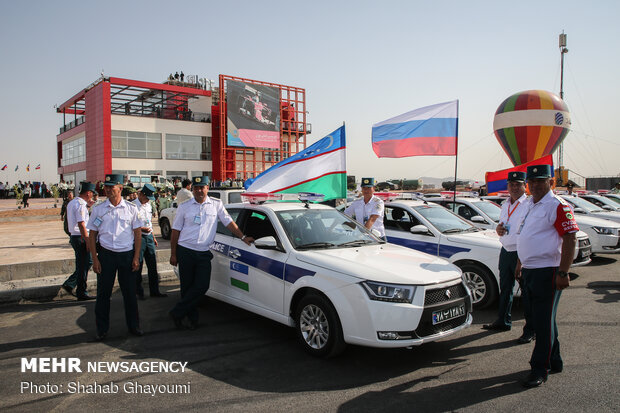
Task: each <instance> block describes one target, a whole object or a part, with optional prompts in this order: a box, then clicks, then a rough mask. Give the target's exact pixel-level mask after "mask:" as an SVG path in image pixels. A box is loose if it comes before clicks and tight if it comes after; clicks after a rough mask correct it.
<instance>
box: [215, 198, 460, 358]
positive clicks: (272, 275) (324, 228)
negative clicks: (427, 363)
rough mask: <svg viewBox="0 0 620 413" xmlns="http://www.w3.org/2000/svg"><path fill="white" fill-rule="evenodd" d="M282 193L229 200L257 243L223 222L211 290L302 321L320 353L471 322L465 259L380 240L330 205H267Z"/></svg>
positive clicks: (423, 336)
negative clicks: (461, 264)
mask: <svg viewBox="0 0 620 413" xmlns="http://www.w3.org/2000/svg"><path fill="white" fill-rule="evenodd" d="M273 196H274V195H272V194H251V193H250V194H248V193H246V194H244V197H246V198H247V199H249V200H250V201H251V202H250V203H239V204H232V205H227V206H226V209H227V210H228V212H229V214H230V215H231V217H232V218H233V219H234V220H235V222H236V223H237V225H238V226H239V228H240V229H241V230H242V231H243V233H244V234H246V235H248V236H251V237H253V238H254V239H255V242H254V243H253V244H252V245H251V246H247V245H246V244H245V243H244V242H243V241H241V240H240V239H238V238H235V237H234V236H233V235H232V234H231V233H230V231H229V230H228V229H227V228H226V227H224V226H223V225H222V224H221V223H219V224H218V228H217V233H216V236H215V241H214V243H213V244H212V246H211V251H212V252H213V255H214V258H213V261H212V274H211V284H210V287H209V291H208V292H207V295H209V296H211V297H213V298H216V299H218V300H221V301H224V302H227V303H229V304H232V305H235V306H237V307H240V308H243V309H245V310H248V311H251V312H254V313H256V314H259V315H262V316H265V317H267V318H270V319H272V320H275V321H277V322H280V323H283V324H285V325H288V326H291V327H295V329H296V332H297V337H298V340H299V342H300V343H301V345H302V346H303V348H304V349H305V350H306V351H307V352H309V353H310V354H312V355H315V356H332V355H336V354H338V353H339V352H341V351H342V350H343V349H344V346H345V344H356V345H363V346H370V347H386V348H387V347H409V346H415V345H420V344H423V343H426V342H431V341H435V340H438V339H440V338H443V337H446V336H449V335H451V334H454V333H456V332H457V331H459V330H461V329H463V328H465V327H468V326H469V325H470V324H471V322H472V315H471V311H472V302H471V295H470V293H469V290H468V288H467V285H466V284H465V282H464V281H463V278H462V274H461V271H460V270H459V269H458V268H457V267H456V266H454V265H452V264H450V263H448V262H447V261H445V260H443V259H441V258H438V257H436V256H435V257H434V256H430V255H428V254H424V253H421V252H418V251H413V250H411V249H409V248H404V247H401V246H398V245H391V244H387V243H385V242H383V241H380V240H379V239H378V238H376V237H375V236H374V235H373V234H372V233H371V232H369V231H368V230H366V229H365V228H364V227H363V226H362V225H360V224H358V223H357V222H356V221H354V220H352V219H350V218H349V217H346V216H345V215H344V214H342V213H340V212H339V211H337V210H336V209H334V208H332V207H329V206H327V205H321V204H313V203H309V202H304V203H300V202H297V203H292V202H273V203H269V202H264V201H265V200H268V199H270V198H273Z"/></svg>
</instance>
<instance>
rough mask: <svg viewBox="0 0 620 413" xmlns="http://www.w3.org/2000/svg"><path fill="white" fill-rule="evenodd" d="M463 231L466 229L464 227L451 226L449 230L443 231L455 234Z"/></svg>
mask: <svg viewBox="0 0 620 413" xmlns="http://www.w3.org/2000/svg"><path fill="white" fill-rule="evenodd" d="M463 231H465V230H464V229H460V228H450V229H447V230H445V231H443V233H444V234H454V233H456V232H463Z"/></svg>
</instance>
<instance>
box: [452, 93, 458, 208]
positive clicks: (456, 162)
mask: <svg viewBox="0 0 620 413" xmlns="http://www.w3.org/2000/svg"><path fill="white" fill-rule="evenodd" d="M454 146H455V153H456V156H455V157H454V203H453V205H454V206H455V207H456V176H457V175H456V167H457V165H458V161H459V100H458V99H457V100H456V142H455V144H454Z"/></svg>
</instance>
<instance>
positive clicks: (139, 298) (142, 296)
mask: <svg viewBox="0 0 620 413" xmlns="http://www.w3.org/2000/svg"><path fill="white" fill-rule="evenodd" d="M137 296H138V300H140V301H144V300H146V298H144V294H142V295H140V294H137Z"/></svg>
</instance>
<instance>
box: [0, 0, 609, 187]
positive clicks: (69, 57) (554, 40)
mask: <svg viewBox="0 0 620 413" xmlns="http://www.w3.org/2000/svg"><path fill="white" fill-rule="evenodd" d="M618 17H620V2H617V1H594V2H591V3H587V2H582V1H564V2H548V1H540V0H539V1H521V2H500V1H469V2H463V1H441V2H439V1H437V2H429V1H390V0H387V1H383V2H377V1H372V2H371V1H322V0H319V1H313V2H298V1H287V2H284V1H267V0H265V1H262V2H259V1H227V2H222V1H184V2H170V1H165V2H164V1H115V0H113V1H106V2H94V1H62V0H59V1H55V2H50V1H28V0H25V1H20V2H9V1H2V2H0V37H1V38H2V39H3V41H2V43H1V45H0V52H1V56H2V59H0V74H1V76H0V90H1V91H2V99H0V105H1V106H0V117H1V119H0V120H1V122H2V125H3V127H2V132H1V135H0V139H1V140H0V141H1V142H2V145H1V147H2V150H1V151H0V163H1V164H2V165H4V164H5V163H7V164H8V165H9V167H8V169H7V170H6V171H3V172H0V179H1V180H3V181H6V180H9V181H13V180H15V179H31V180H35V179H39V178H40V177H41V178H43V179H45V180H48V181H54V180H56V179H57V175H56V167H55V166H56V144H55V137H56V134H57V133H58V128H59V127H60V126H61V124H62V116H61V115H57V114H56V113H55V112H54V109H53V105H54V104H59V103H62V102H64V101H65V100H66V99H68V98H69V97H71V96H72V95H73V94H74V93H76V92H77V91H79V90H80V89H82V88H84V87H85V86H87V85H88V84H90V83H91V82H93V81H94V80H96V79H97V78H98V77H99V76H100V73H101V71H102V70H103V71H104V72H105V74H106V75H107V76H117V77H125V78H130V79H138V80H146V81H152V82H161V81H163V80H164V79H165V78H166V77H167V75H168V74H169V73H170V72H175V71H177V70H183V71H184V73H186V74H198V75H200V76H201V77H208V78H211V79H217V76H218V75H219V74H227V75H234V76H240V77H246V78H250V79H258V80H263V81H268V82H274V83H282V84H288V85H293V86H298V87H303V88H305V89H306V92H307V110H308V111H309V112H310V113H309V115H308V120H309V122H311V123H312V127H313V132H312V134H311V135H310V136H309V139H308V143H309V144H310V143H313V142H315V141H316V140H318V139H320V138H321V137H323V136H324V135H326V134H328V133H329V132H331V131H332V130H334V129H336V128H337V127H339V126H340V125H341V124H342V122H346V129H347V147H348V149H347V150H348V154H347V162H348V171H349V173H350V174H353V175H356V176H357V177H358V178H359V177H361V176H375V177H377V178H379V179H386V178H405V177H406V178H410V179H414V178H418V177H420V176H434V177H448V176H452V175H453V174H454V157H414V158H403V159H379V158H377V157H376V156H375V154H374V152H373V151H372V147H371V143H370V132H371V126H372V124H374V123H376V122H379V121H382V120H385V119H387V118H390V117H393V116H396V115H398V114H401V113H403V112H407V111H409V110H412V109H415V108H419V107H422V106H427V105H431V104H434V103H439V102H445V101H449V100H454V99H459V102H460V119H459V157H458V171H459V177H463V178H474V179H483V178H484V173H485V172H486V171H493V170H498V169H503V168H507V167H510V166H511V164H510V161H509V160H508V158H507V156H506V155H505V154H504V152H503V151H502V149H501V147H500V146H499V144H498V142H497V140H496V139H495V136H494V135H493V129H492V125H493V116H494V113H495V110H496V109H497V107H498V106H499V104H500V103H501V102H502V101H503V100H504V99H505V98H507V97H508V96H510V95H512V94H514V93H516V92H519V91H523V90H528V89H544V90H549V91H552V92H555V93H558V92H559V89H560V53H559V49H558V34H559V33H561V32H562V30H564V31H565V33H567V35H568V48H569V53H568V54H567V55H566V60H565V81H564V94H565V100H566V102H567V104H568V106H569V109H570V111H571V114H572V126H573V128H572V131H571V132H570V133H569V134H568V137H567V138H566V140H565V155H564V163H565V165H566V166H567V167H568V168H570V169H571V170H574V171H576V172H577V173H579V174H581V175H584V176H601V175H618V174H620V164H619V162H618V155H619V154H620V140H619V139H618V138H616V136H615V135H616V131H615V123H614V119H615V118H616V116H617V105H616V101H617V97H618V89H619V87H618V86H617V82H616V76H617V67H618V66H619V65H620V47H618V45H617V44H616V42H617V40H618V39H619V38H620V36H619V34H620V28H619V27H620V26H619V25H618V24H617V20H618ZM28 163H30V165H31V167H34V166H35V165H36V164H39V163H40V164H41V165H42V170H41V174H40V175H39V173H34V172H31V173H30V174H27V173H26V172H24V170H25V166H26V164H28ZM16 164H19V167H20V172H21V174H19V175H18V174H17V173H14V171H13V170H14V168H15V165H16ZM0 166H1V165H0Z"/></svg>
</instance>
